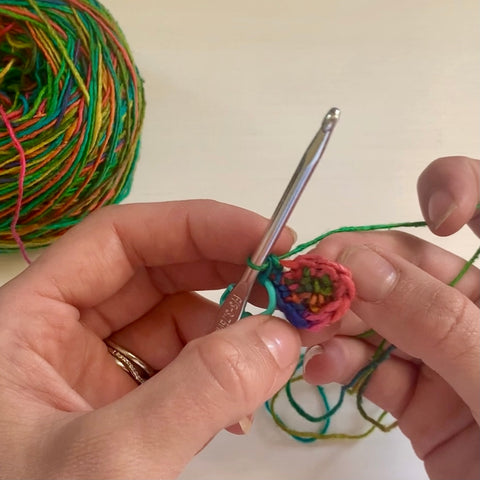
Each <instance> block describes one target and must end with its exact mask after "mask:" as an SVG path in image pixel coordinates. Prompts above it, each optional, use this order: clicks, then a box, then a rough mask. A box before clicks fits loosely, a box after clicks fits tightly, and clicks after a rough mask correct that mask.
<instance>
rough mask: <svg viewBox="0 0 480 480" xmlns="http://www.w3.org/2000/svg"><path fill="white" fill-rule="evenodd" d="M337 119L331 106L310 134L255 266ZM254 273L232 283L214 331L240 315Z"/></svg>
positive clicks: (269, 246)
mask: <svg viewBox="0 0 480 480" xmlns="http://www.w3.org/2000/svg"><path fill="white" fill-rule="evenodd" d="M339 118H340V110H339V109H338V108H331V109H330V110H329V111H328V113H327V114H326V115H325V117H324V119H323V121H322V125H321V126H320V129H319V130H318V132H317V133H316V135H315V136H314V137H313V140H312V141H311V143H310V145H309V146H308V148H307V150H306V151H305V153H304V154H303V157H302V159H301V160H300V163H299V164H298V166H297V169H296V170H295V172H294V174H293V176H292V178H291V180H290V182H289V183H288V185H287V188H286V189H285V191H284V193H283V195H282V198H281V199H280V202H279V203H278V205H277V208H276V209H275V211H274V212H273V215H272V218H271V219H270V222H269V224H268V227H267V229H266V231H265V234H264V236H263V238H262V240H261V241H260V243H259V245H258V247H257V249H256V250H255V253H254V254H253V255H252V257H251V261H252V263H253V264H254V265H262V264H263V262H264V261H265V259H266V258H267V256H268V254H269V253H270V250H271V249H272V247H273V245H274V243H275V241H276V240H277V238H278V236H279V235H280V233H281V231H282V229H283V227H284V226H285V224H286V223H287V221H288V219H289V217H290V214H291V213H292V211H293V209H294V207H295V205H296V204H297V202H298V199H299V198H300V195H301V194H302V192H303V190H304V188H305V186H306V184H307V182H308V180H309V179H310V177H311V176H312V173H313V171H314V170H315V167H316V166H317V164H318V162H319V161H320V158H321V157H322V155H323V152H324V151H325V148H326V146H327V143H328V140H329V139H330V135H331V134H332V132H333V129H334V128H335V125H336V124H337V122H338V120H339ZM257 275H258V270H255V269H253V268H251V267H247V268H246V270H245V272H244V273H243V275H242V277H241V278H240V281H239V282H238V283H237V284H236V285H235V286H234V288H233V289H232V291H231V292H230V293H229V294H228V295H227V298H226V299H225V301H224V302H223V303H222V305H221V306H220V309H219V312H218V315H217V324H216V329H217V330H219V329H222V328H226V327H228V326H229V325H230V324H232V323H234V322H236V321H237V320H239V319H240V318H241V316H242V313H243V311H244V309H245V306H246V304H247V301H248V297H249V296H250V292H251V291H252V288H253V285H254V283H255V280H256V278H257Z"/></svg>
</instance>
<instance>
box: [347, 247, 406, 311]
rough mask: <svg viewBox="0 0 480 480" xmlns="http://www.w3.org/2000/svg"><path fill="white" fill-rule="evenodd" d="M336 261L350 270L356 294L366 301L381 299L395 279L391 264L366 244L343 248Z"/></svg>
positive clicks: (394, 271)
mask: <svg viewBox="0 0 480 480" xmlns="http://www.w3.org/2000/svg"><path fill="white" fill-rule="evenodd" d="M338 261H339V263H341V264H343V265H345V267H347V268H348V269H349V270H350V271H351V272H352V274H353V280H354V282H355V287H356V289H357V295H358V296H359V297H360V298H361V299H363V300H366V301H367V302H378V301H380V300H383V299H384V298H385V297H386V296H387V295H388V294H389V293H390V292H391V291H392V289H393V287H394V285H395V283H396V281H397V271H396V270H395V268H394V267H393V265H391V264H390V263H389V262H388V261H387V260H385V258H383V257H382V256H381V255H379V254H378V253H376V252H374V251H373V250H372V249H371V248H368V247H366V246H355V247H349V248H347V249H345V250H344V251H343V252H342V254H341V255H340V257H339V259H338Z"/></svg>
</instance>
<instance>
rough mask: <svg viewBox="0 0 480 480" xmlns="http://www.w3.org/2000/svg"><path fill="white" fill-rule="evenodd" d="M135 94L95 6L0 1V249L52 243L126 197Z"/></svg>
mask: <svg viewBox="0 0 480 480" xmlns="http://www.w3.org/2000/svg"><path fill="white" fill-rule="evenodd" d="M144 108H145V104H144V92H143V85H142V81H141V79H140V76H139V73H138V70H137V68H136V67H135V65H134V62H133V59H132V55H131V53H130V51H129V49H128V46H127V43H126V41H125V38H124V36H123V34H122V32H121V30H120V28H119V26H118V25H117V24H116V22H115V20H114V19H113V18H112V16H111V15H110V14H109V12H108V11H107V10H106V9H105V8H104V7H103V6H102V5H101V4H100V3H99V2H97V1H96V0H4V1H2V2H1V3H0V251H1V250H11V249H16V248H20V249H21V250H22V252H23V253H24V256H25V257H26V258H28V257H27V255H26V252H25V247H40V246H44V245H47V244H49V243H51V242H52V241H53V240H54V239H55V238H57V237H58V236H60V235H62V234H63V233H64V232H65V231H66V230H67V229H68V228H69V227H71V226H72V225H74V224H75V223H77V222H78V221H80V220H81V219H82V218H84V217H85V216H86V215H88V214H89V213H90V212H92V211H93V210H95V209H97V208H99V207H101V206H103V205H106V204H109V203H115V202H119V201H121V200H122V199H124V198H125V196H126V195H127V194H128V193H129V190H130V187H131V183H132V172H133V169H134V165H135V161H136V158H137V155H138V150H139V137H140V129H141V126H142V121H143V116H144Z"/></svg>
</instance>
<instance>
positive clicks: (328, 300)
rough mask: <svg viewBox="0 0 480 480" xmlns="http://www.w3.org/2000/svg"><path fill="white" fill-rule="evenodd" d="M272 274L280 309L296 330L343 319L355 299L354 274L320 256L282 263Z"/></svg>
mask: <svg viewBox="0 0 480 480" xmlns="http://www.w3.org/2000/svg"><path fill="white" fill-rule="evenodd" d="M280 264H281V266H282V267H283V269H277V270H275V271H274V272H272V282H273V285H274V287H275V291H276V293H277V306H278V308H279V309H280V310H281V311H282V312H283V314H284V315H285V316H286V318H287V319H288V320H289V322H290V323H292V324H293V325H294V326H296V327H297V328H305V329H308V330H311V331H317V330H321V329H322V328H323V327H326V326H328V325H331V324H332V323H335V322H337V321H338V320H340V318H342V316H343V315H344V314H345V312H346V311H347V310H348V309H349V308H350V304H351V302H352V300H353V298H354V296H355V284H354V283H353V279H352V274H351V273H350V271H349V270H347V269H346V268H345V267H344V266H343V265H340V264H338V263H336V262H332V261H330V260H326V259H324V258H322V257H320V256H319V255H314V254H307V255H299V256H297V257H296V258H294V259H293V260H281V261H280Z"/></svg>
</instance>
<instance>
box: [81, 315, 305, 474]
mask: <svg viewBox="0 0 480 480" xmlns="http://www.w3.org/2000/svg"><path fill="white" fill-rule="evenodd" d="M299 349H300V340H299V335H298V333H297V331H296V330H295V329H294V328H293V327H291V326H290V325H289V324H287V323H286V322H285V321H282V320H280V319H276V318H272V317H266V316H253V317H248V318H245V319H244V320H242V321H241V322H238V323H237V324H235V325H232V326H231V327H229V328H227V329H224V330H221V331H217V332H214V333H212V334H210V335H207V336H205V337H202V338H198V339H196V340H194V341H192V342H190V343H189V344H187V346H186V347H185V348H184V349H183V350H182V352H181V353H180V354H179V356H178V357H177V358H176V359H175V360H174V361H173V362H172V363H170V364H169V365H168V367H166V368H165V369H163V370H162V371H161V372H159V373H158V374H157V375H155V377H153V378H152V379H150V380H149V381H148V382H146V383H145V384H143V385H142V386H140V387H139V388H137V389H136V390H134V391H133V392H131V393H130V394H128V395H126V396H125V397H123V398H121V399H120V400H118V401H116V402H114V403H113V404H111V405H109V406H107V407H104V408H102V409H100V410H97V411H95V412H92V413H90V414H88V415H87V417H90V418H89V419H88V423H90V428H91V430H90V429H89V428H87V427H85V426H84V427H83V428H82V430H83V432H86V431H90V433H89V435H91V438H93V439H95V442H94V448H95V449H96V451H97V452H98V450H99V445H101V443H100V442H99V441H98V438H99V436H102V435H103V436H107V435H108V442H105V443H104V445H103V446H104V448H108V451H109V452H110V451H112V452H115V455H113V459H114V463H113V464H112V466H111V467H107V469H108V472H106V473H107V474H108V475H113V476H115V475H116V474H117V475H121V476H122V477H123V478H126V477H129V476H132V475H135V476H137V477H138V476H140V477H142V478H146V477H147V476H148V477H150V476H154V477H156V478H173V477H174V476H176V475H177V474H178V473H180V471H181V470H182V469H183V468H184V467H185V465H186V464H187V463H188V462H189V461H190V460H191V458H192V457H193V456H194V455H195V454H196V453H197V452H198V451H199V450H200V449H201V448H202V447H203V446H204V445H205V444H206V443H207V442H208V441H209V440H210V439H211V438H212V437H213V436H214V435H215V434H216V433H218V432H219V431H220V430H222V429H223V428H225V427H226V426H228V425H232V424H234V423H236V422H238V421H239V420H240V419H242V418H244V417H245V416H246V415H248V414H250V413H251V412H252V411H254V410H255V409H256V408H258V407H259V406H260V405H261V404H262V403H263V402H264V401H266V400H267V399H268V398H270V397H271V396H272V395H273V394H274V393H275V392H276V391H278V390H279V389H280V388H281V387H282V386H283V385H284V384H285V383H286V381H287V380H288V378H289V376H290V375H291V374H292V372H293V369H294V367H295V365H296V362H297V361H298V356H299ZM84 420H87V419H86V418H84ZM113 426H114V431H115V435H113V436H112V435H111V431H112V429H113ZM126 439H128V440H126ZM83 444H84V445H85V442H83ZM87 444H88V442H87ZM102 448H103V447H102ZM98 457H99V459H98V461H99V462H100V464H101V462H102V461H105V459H107V458H109V457H112V455H108V452H106V453H105V452H103V453H102V452H98ZM112 468H113V469H115V471H112Z"/></svg>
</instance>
